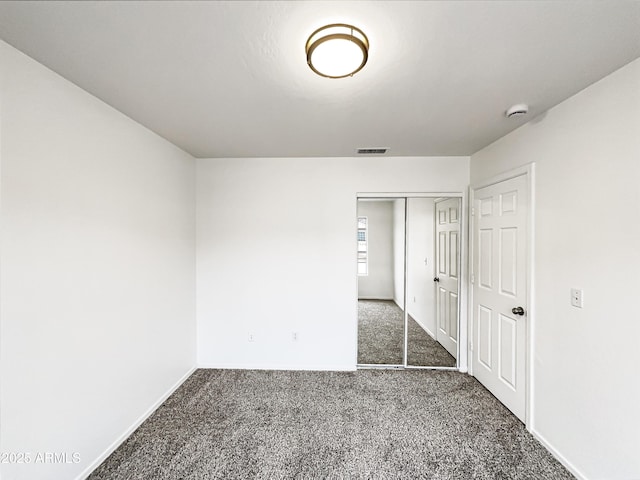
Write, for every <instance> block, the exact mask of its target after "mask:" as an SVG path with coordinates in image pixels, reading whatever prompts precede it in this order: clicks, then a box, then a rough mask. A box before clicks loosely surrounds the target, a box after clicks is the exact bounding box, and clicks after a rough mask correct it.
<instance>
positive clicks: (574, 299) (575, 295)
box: [571, 288, 583, 308]
mask: <svg viewBox="0 0 640 480" xmlns="http://www.w3.org/2000/svg"><path fill="white" fill-rule="evenodd" d="M582 296H583V295H582V289H580V288H572V289H571V305H573V306H574V307H578V308H582Z"/></svg>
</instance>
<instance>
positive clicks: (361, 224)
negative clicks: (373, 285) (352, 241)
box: [358, 217, 368, 276]
mask: <svg viewBox="0 0 640 480" xmlns="http://www.w3.org/2000/svg"><path fill="white" fill-rule="evenodd" d="M367 237H368V235H367V217H358V275H360V276H366V275H367V274H368V256H367Z"/></svg>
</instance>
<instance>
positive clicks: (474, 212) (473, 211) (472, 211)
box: [471, 207, 476, 217]
mask: <svg viewBox="0 0 640 480" xmlns="http://www.w3.org/2000/svg"><path fill="white" fill-rule="evenodd" d="M475 214H476V208H475V207H471V216H472V217H473V216H475Z"/></svg>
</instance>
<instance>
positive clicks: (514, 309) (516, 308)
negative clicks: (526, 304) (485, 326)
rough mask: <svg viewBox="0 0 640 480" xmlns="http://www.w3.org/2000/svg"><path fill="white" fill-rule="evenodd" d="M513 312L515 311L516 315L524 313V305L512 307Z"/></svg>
mask: <svg viewBox="0 0 640 480" xmlns="http://www.w3.org/2000/svg"><path fill="white" fill-rule="evenodd" d="M511 313H513V314H514V315H524V308H522V307H515V308H512V309H511Z"/></svg>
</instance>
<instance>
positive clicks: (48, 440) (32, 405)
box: [0, 42, 195, 480]
mask: <svg viewBox="0 0 640 480" xmlns="http://www.w3.org/2000/svg"><path fill="white" fill-rule="evenodd" d="M0 72H2V73H1V79H0V106H1V108H0V121H1V124H0V134H1V137H2V142H1V150H0V161H1V169H2V178H1V202H2V203H1V206H2V209H1V216H0V223H1V236H2V251H1V257H0V265H1V269H0V277H1V282H0V283H1V289H0V295H1V299H2V303H1V307H0V315H1V343H0V352H1V379H2V384H1V388H0V390H1V398H0V409H1V412H0V415H1V422H0V423H1V428H2V429H1V431H0V443H1V446H0V450H1V451H2V452H31V454H32V455H33V456H34V457H32V460H35V454H36V453H37V452H53V453H60V454H66V455H67V457H66V460H68V461H71V462H72V463H62V464H51V463H31V464H29V465H24V464H18V465H7V464H2V465H0V467H1V472H2V473H1V474H2V478H6V479H7V480H8V479H12V480H16V479H29V480H34V479H62V478H65V479H71V478H74V477H78V476H79V475H80V474H81V472H83V471H85V470H86V469H87V468H89V467H90V466H91V465H92V464H93V463H94V462H96V461H98V460H99V459H100V458H101V455H102V454H104V453H105V452H107V451H108V449H109V447H110V446H112V444H113V443H114V442H116V441H117V440H118V439H119V438H120V437H121V436H122V435H123V434H124V433H125V432H127V431H128V429H129V428H130V427H132V426H133V425H135V423H136V422H137V421H138V420H139V419H140V418H141V416H143V415H144V414H145V413H146V412H147V411H148V409H150V408H151V407H153V406H154V405H155V404H156V402H157V401H158V400H160V399H161V398H162V397H163V396H164V395H165V394H166V393H167V392H168V391H170V389H171V388H172V387H173V386H175V385H176V383H177V382H179V381H180V380H181V378H182V377H183V376H184V375H185V374H186V373H188V372H189V371H190V369H192V367H193V366H194V364H195V312H194V310H195V298H194V291H195V286H194V278H195V265H194V261H195V248H194V237H195V226H194V210H195V203H194V202H195V196H194V173H195V170H194V161H193V159H192V158H191V157H190V156H189V155H187V154H185V153H184V152H182V151H181V150H179V149H177V148H176V147H174V146H173V145H171V144H169V143H168V142H166V141H165V140H163V139H161V138H159V137H158V136H156V135H155V134H153V133H151V132H149V131H148V130H146V129H145V128H142V127H141V126H140V125H138V124H136V123H135V122H133V121H132V120H130V119H128V118H126V117H125V116H124V115H122V114H120V113H118V112H116V111H115V110H113V109H112V108H110V107H108V106H106V105H105V104H103V103H102V102H101V101H99V100H98V99H96V98H94V97H92V96H91V95H89V94H87V93H86V92H84V91H82V90H80V89H79V88H77V87H76V86H74V85H72V84H70V83H69V82H67V81H65V80H64V79H62V78H60V77H59V76H57V75H56V74H54V73H52V72H51V71H49V70H47V69H46V68H45V67H43V66H42V65H40V64H38V63H36V62H34V61H33V60H31V59H29V58H27V57H26V56H24V55H23V54H21V53H20V52H18V51H17V50H15V49H13V48H12V47H9V46H8V45H7V44H5V43H2V42H0ZM74 452H77V453H78V454H79V460H80V461H79V463H73V457H72V454H73V453H74Z"/></svg>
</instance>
